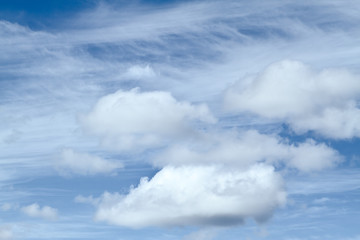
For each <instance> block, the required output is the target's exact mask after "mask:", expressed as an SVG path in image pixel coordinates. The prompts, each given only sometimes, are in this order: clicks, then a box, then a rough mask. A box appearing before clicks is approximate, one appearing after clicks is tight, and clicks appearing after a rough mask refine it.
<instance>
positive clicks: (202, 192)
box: [95, 165, 286, 228]
mask: <svg viewBox="0 0 360 240" xmlns="http://www.w3.org/2000/svg"><path fill="white" fill-rule="evenodd" d="M285 202H286V193H285V191H284V189H283V182H282V178H281V177H280V175H278V174H277V173H275V172H274V169H273V167H270V166H266V165H254V166H252V167H251V168H249V169H246V170H242V171H239V170H233V169H224V168H222V167H219V166H216V165H212V166H181V167H171V166H167V167H165V168H163V169H162V170H160V171H159V172H158V173H157V174H156V175H155V176H154V177H153V178H152V179H151V180H148V179H147V178H142V179H141V181H140V184H139V185H138V186H137V187H136V188H133V189H131V191H130V193H129V194H128V195H120V194H117V193H115V194H110V193H104V194H103V196H102V197H101V201H100V204H99V206H98V209H97V212H96V215H95V219H96V220H100V221H107V222H109V223H112V224H116V225H120V226H127V227H133V228H138V227H145V226H183V225H199V226H201V225H203V226H224V225H225V226H227V225H236V224H241V223H243V221H244V219H246V218H254V219H255V220H257V221H260V222H261V221H264V220H266V219H268V218H269V217H270V216H271V215H272V212H273V210H274V209H275V208H276V207H278V206H279V205H282V204H284V203H285Z"/></svg>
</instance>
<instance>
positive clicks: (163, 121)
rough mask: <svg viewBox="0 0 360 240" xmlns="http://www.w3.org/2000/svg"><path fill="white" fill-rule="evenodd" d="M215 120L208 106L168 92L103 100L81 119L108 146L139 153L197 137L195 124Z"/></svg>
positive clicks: (136, 93) (118, 94) (135, 92)
mask: <svg viewBox="0 0 360 240" xmlns="http://www.w3.org/2000/svg"><path fill="white" fill-rule="evenodd" d="M215 121H216V120H215V118H214V117H213V116H212V115H211V113H210V111H209V110H208V108H207V106H206V105H203V104H202V105H192V104H190V103H188V102H179V101H177V100H176V99H174V98H173V97H172V95H171V94H170V93H168V92H161V91H154V92H140V91H139V90H138V89H132V90H130V91H121V90H120V91H117V92H115V93H113V94H109V95H107V96H105V97H102V98H101V99H100V100H99V101H98V102H97V103H96V105H95V106H94V108H93V109H92V111H91V112H90V113H89V114H87V115H84V116H82V117H81V123H82V124H83V126H84V128H85V129H86V130H87V131H88V132H89V133H91V134H94V135H96V136H98V137H100V138H101V139H102V144H103V145H104V146H106V147H109V148H112V149H116V150H134V149H136V150H137V151H139V150H140V149H142V148H147V147H154V146H159V145H160V146H161V145H162V144H163V141H164V140H165V139H169V138H175V139H176V138H181V137H182V136H187V135H189V134H190V135H191V134H193V133H194V130H193V128H192V123H193V124H195V123H196V122H205V123H214V122H215Z"/></svg>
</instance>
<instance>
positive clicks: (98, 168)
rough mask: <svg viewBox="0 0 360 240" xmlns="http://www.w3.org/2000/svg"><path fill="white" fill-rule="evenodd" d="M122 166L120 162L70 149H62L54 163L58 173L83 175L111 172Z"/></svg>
mask: <svg viewBox="0 0 360 240" xmlns="http://www.w3.org/2000/svg"><path fill="white" fill-rule="evenodd" d="M122 167H123V164H122V163H119V162H112V161H108V160H105V159H102V158H100V157H97V156H92V155H90V154H87V153H79V152H76V151H74V150H72V149H64V150H63V151H62V153H61V158H60V160H59V161H58V162H57V165H56V169H57V170H58V171H59V173H60V174H64V175H68V174H78V175H83V176H86V175H95V174H105V173H112V172H114V171H116V170H117V169H119V168H122Z"/></svg>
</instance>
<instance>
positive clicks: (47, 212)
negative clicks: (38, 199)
mask: <svg viewBox="0 0 360 240" xmlns="http://www.w3.org/2000/svg"><path fill="white" fill-rule="evenodd" d="M21 211H22V212H23V213H25V214H26V215H28V216H30V217H37V218H43V219H46V220H56V219H57V217H58V214H57V209H55V208H52V207H49V206H43V207H40V206H39V205H38V204H37V203H33V204H31V205H28V206H25V207H22V208H21Z"/></svg>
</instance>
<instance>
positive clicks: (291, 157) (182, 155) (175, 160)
mask: <svg viewBox="0 0 360 240" xmlns="http://www.w3.org/2000/svg"><path fill="white" fill-rule="evenodd" d="M214 135H215V136H211V135H206V137H205V138H206V141H207V142H206V143H204V144H201V143H199V141H197V142H196V143H193V142H191V143H190V144H188V145H175V146H172V147H169V148H168V149H167V150H165V151H164V152H162V153H160V154H159V155H158V156H157V157H156V158H155V159H154V164H155V165H157V166H166V165H168V164H170V165H182V164H195V165H196V164H211V163H216V164H225V165H227V166H233V167H240V168H241V167H249V166H251V165H252V164H254V163H257V162H263V161H265V162H267V163H269V164H277V163H284V164H285V165H286V166H288V167H291V168H297V169H299V170H300V171H305V172H309V171H316V170H322V169H325V168H329V167H333V166H335V165H336V164H337V163H339V162H340V161H341V160H342V157H341V155H340V154H339V153H338V152H337V151H335V150H334V149H332V148H330V147H328V146H326V145H325V144H323V143H316V142H315V141H313V140H311V139H309V140H307V141H306V142H303V143H300V144H297V145H295V144H289V143H287V142H286V139H281V138H280V137H277V136H275V135H265V134H260V133H258V132H257V131H254V130H249V131H245V132H243V133H242V134H240V135H239V136H236V135H235V134H232V135H231V134H228V135H225V134H222V135H221V134H220V133H218V134H214Z"/></svg>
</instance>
